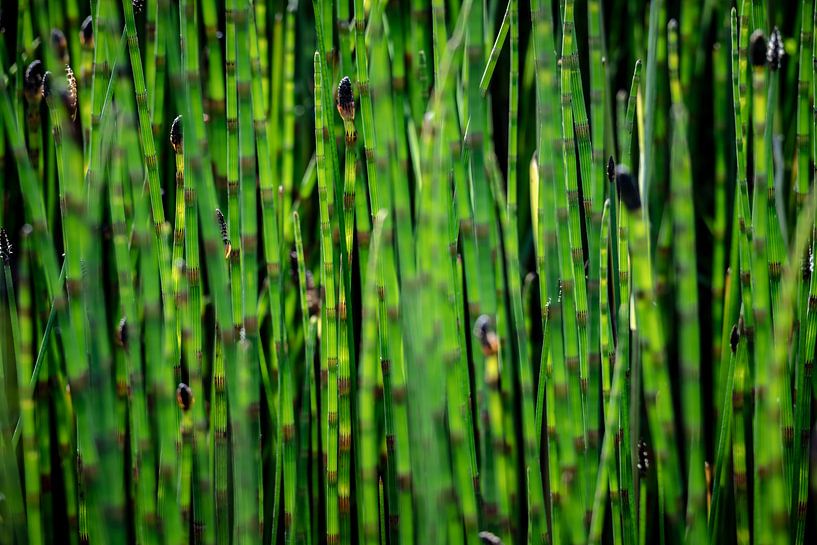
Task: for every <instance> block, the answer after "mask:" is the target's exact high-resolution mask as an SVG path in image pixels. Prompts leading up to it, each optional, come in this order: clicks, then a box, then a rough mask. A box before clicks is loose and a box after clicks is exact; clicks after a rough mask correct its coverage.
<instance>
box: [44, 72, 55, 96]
mask: <svg viewBox="0 0 817 545" xmlns="http://www.w3.org/2000/svg"><path fill="white" fill-rule="evenodd" d="M53 84H54V76H53V74H52V73H51V71H50V70H48V71H47V72H46V73H45V74H43V82H42V93H43V98H45V99H48V98H50V97H51V86H52V85H53Z"/></svg>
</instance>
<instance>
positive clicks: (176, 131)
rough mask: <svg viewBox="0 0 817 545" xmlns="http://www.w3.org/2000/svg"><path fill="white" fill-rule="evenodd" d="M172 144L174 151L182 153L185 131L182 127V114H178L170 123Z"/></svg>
mask: <svg viewBox="0 0 817 545" xmlns="http://www.w3.org/2000/svg"><path fill="white" fill-rule="evenodd" d="M170 145H171V146H173V151H175V152H176V153H180V152H181V151H182V146H183V145H184V131H183V129H182V116H180V115H177V116H176V119H174V120H173V124H172V125H170Z"/></svg>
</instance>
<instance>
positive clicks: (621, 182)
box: [616, 165, 641, 212]
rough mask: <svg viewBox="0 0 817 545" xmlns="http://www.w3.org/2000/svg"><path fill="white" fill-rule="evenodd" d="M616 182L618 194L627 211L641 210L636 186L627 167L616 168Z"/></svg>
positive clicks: (639, 196)
mask: <svg viewBox="0 0 817 545" xmlns="http://www.w3.org/2000/svg"><path fill="white" fill-rule="evenodd" d="M616 182H617V183H618V194H619V196H620V197H621V201H622V202H623V203H624V206H626V207H627V210H629V211H630V212H635V211H636V210H638V209H640V208H641V195H639V194H638V186H637V185H636V182H635V179H634V178H633V176H632V174H630V171H629V170H628V169H627V167H625V166H623V165H619V166H618V167H617V168H616Z"/></svg>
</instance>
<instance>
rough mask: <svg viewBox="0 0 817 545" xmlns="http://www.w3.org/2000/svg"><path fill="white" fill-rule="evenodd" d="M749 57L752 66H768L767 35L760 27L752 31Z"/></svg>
mask: <svg viewBox="0 0 817 545" xmlns="http://www.w3.org/2000/svg"><path fill="white" fill-rule="evenodd" d="M749 58H750V59H751V60H752V66H758V67H760V66H766V36H764V35H763V31H762V30H760V29H757V30H755V31H754V32H752V36H751V37H750V38H749Z"/></svg>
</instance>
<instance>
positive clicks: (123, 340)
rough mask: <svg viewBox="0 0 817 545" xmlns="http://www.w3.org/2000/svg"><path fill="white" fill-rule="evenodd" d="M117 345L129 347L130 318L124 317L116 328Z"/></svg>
mask: <svg viewBox="0 0 817 545" xmlns="http://www.w3.org/2000/svg"><path fill="white" fill-rule="evenodd" d="M116 343H117V344H118V345H119V346H121V347H122V348H127V347H128V318H127V317H126V316H122V319H121V320H119V326H117V328H116Z"/></svg>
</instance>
